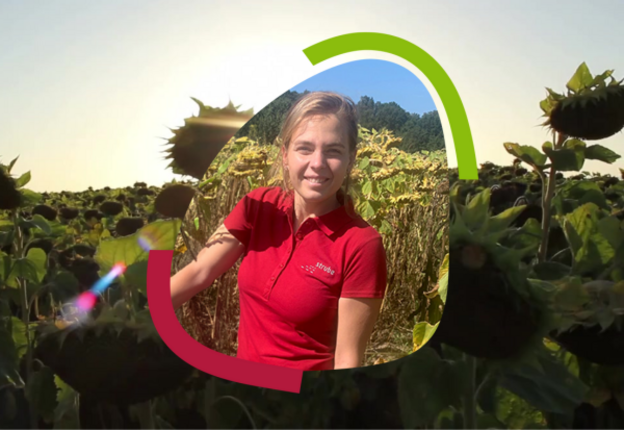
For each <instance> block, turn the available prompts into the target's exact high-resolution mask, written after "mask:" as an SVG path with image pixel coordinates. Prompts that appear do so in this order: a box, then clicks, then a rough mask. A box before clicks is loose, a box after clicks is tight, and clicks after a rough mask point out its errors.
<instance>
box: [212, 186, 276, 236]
mask: <svg viewBox="0 0 624 430" xmlns="http://www.w3.org/2000/svg"><path fill="white" fill-rule="evenodd" d="M265 192H266V189H265V188H258V189H255V190H254V191H252V192H250V193H248V194H247V195H245V196H244V197H243V198H242V199H241V200H240V201H239V202H238V203H237V204H236V206H234V209H233V210H232V212H230V214H229V215H228V216H227V217H226V218H225V220H224V221H223V224H224V225H225V228H226V229H227V230H228V231H229V232H230V234H231V235H232V236H234V237H235V238H236V239H238V241H239V242H240V243H242V244H243V245H245V248H247V247H248V245H249V239H250V238H251V229H252V227H253V225H254V224H255V219H256V216H257V212H258V208H259V206H260V202H261V201H262V198H263V196H264V193H265Z"/></svg>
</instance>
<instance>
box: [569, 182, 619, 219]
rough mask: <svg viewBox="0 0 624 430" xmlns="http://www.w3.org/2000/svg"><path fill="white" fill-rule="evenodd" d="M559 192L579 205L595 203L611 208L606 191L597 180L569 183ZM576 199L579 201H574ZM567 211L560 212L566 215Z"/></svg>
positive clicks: (607, 208)
mask: <svg viewBox="0 0 624 430" xmlns="http://www.w3.org/2000/svg"><path fill="white" fill-rule="evenodd" d="M559 194H560V195H561V197H562V198H563V199H567V200H569V201H570V203H576V204H577V207H578V206H581V205H584V204H585V203H593V204H595V205H596V206H598V207H599V208H602V209H606V210H610V209H611V207H610V206H609V204H608V203H607V199H606V198H605V196H604V193H603V192H602V190H601V189H600V187H599V186H598V184H596V183H595V182H589V181H579V182H577V183H568V184H566V185H564V186H563V187H562V189H561V191H560V192H559ZM574 200H577V202H574ZM561 209H562V210H563V209H564V208H563V207H562V208H561ZM574 209H576V208H574ZM574 209H572V211H573V210H574ZM565 213H567V212H562V213H560V214H561V215H564V214H565Z"/></svg>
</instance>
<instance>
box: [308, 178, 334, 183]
mask: <svg viewBox="0 0 624 430" xmlns="http://www.w3.org/2000/svg"><path fill="white" fill-rule="evenodd" d="M305 180H306V181H308V182H311V183H313V184H323V183H325V182H327V181H328V180H329V179H327V178H305Z"/></svg>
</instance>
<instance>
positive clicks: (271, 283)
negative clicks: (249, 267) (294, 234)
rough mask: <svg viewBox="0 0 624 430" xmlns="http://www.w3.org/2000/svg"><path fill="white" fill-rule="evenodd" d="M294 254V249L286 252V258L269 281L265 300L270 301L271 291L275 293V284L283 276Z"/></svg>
mask: <svg viewBox="0 0 624 430" xmlns="http://www.w3.org/2000/svg"><path fill="white" fill-rule="evenodd" d="M293 252H294V247H291V248H288V249H287V250H286V258H285V259H284V260H283V261H282V262H281V263H280V264H279V265H278V267H277V269H276V270H275V271H274V272H273V274H272V276H271V278H270V279H269V282H268V286H267V288H266V289H265V292H264V298H265V299H266V300H269V297H270V295H271V291H273V287H275V282H276V281H277V278H279V277H280V276H281V274H282V272H283V271H284V269H285V267H286V264H287V263H288V261H289V260H290V257H291V256H292V253H293Z"/></svg>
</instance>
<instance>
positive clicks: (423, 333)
mask: <svg viewBox="0 0 624 430" xmlns="http://www.w3.org/2000/svg"><path fill="white" fill-rule="evenodd" d="M439 324H440V323H436V324H435V325H431V324H429V323H428V322H426V321H422V322H419V323H417V324H416V325H414V330H413V332H412V338H413V341H414V351H417V350H419V349H420V348H422V347H423V346H424V345H425V344H426V343H427V342H429V339H431V337H432V336H433V334H434V333H435V332H436V330H437V329H438V325H439Z"/></svg>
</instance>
